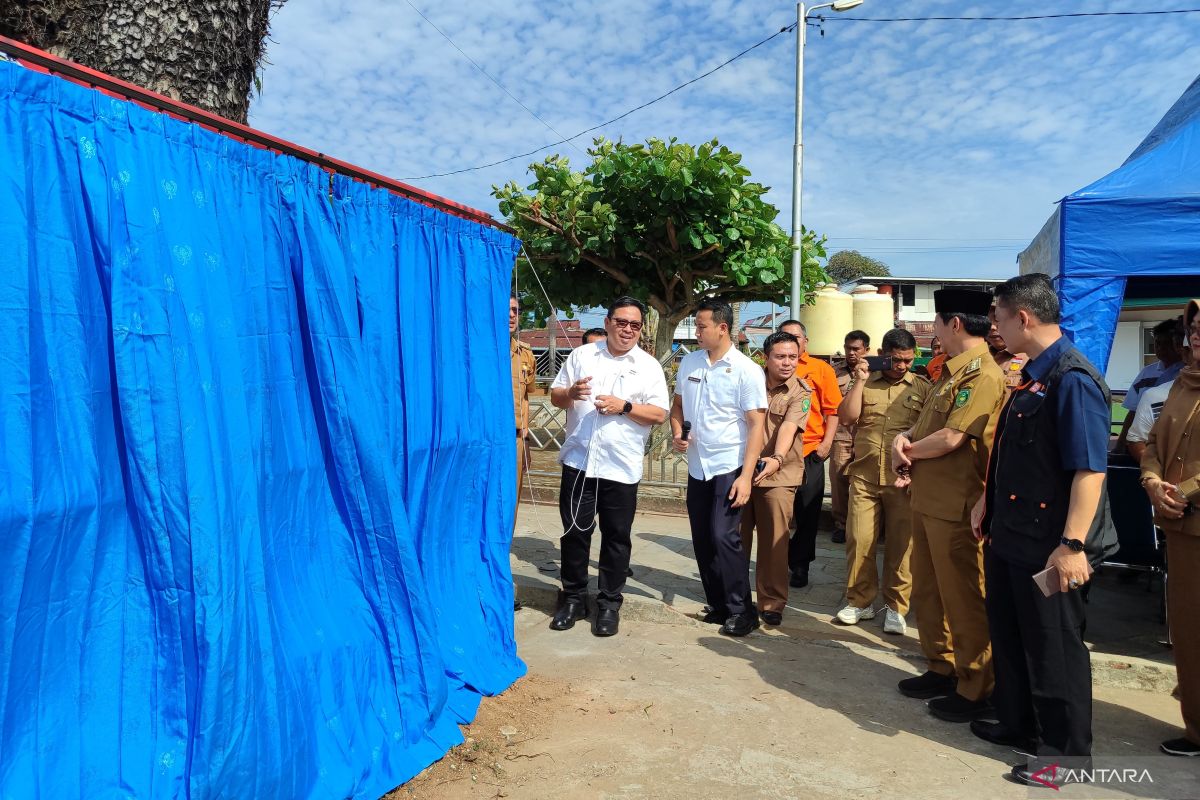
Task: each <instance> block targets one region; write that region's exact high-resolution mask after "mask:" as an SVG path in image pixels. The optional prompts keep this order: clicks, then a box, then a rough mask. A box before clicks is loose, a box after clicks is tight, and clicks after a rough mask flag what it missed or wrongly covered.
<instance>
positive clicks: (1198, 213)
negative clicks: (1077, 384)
mask: <svg viewBox="0 0 1200 800" xmlns="http://www.w3.org/2000/svg"><path fill="white" fill-rule="evenodd" d="M1018 261H1019V263H1020V266H1021V273H1022V274H1026V273H1030V272H1045V273H1047V274H1049V275H1052V276H1054V277H1055V281H1056V284H1057V286H1058V295H1059V299H1060V300H1061V302H1062V309H1063V327H1064V329H1066V331H1067V332H1068V333H1069V334H1070V335H1071V337H1072V338H1073V339H1074V341H1075V343H1076V344H1077V345H1078V346H1079V348H1080V350H1082V351H1083V352H1084V354H1086V355H1087V357H1088V358H1089V359H1091V360H1092V362H1093V363H1094V364H1096V366H1097V367H1099V368H1100V369H1105V368H1106V367H1107V365H1108V357H1109V353H1110V351H1111V349H1112V342H1113V336H1114V334H1115V332H1116V327H1117V317H1118V316H1119V314H1120V311H1121V302H1122V300H1123V299H1124V298H1125V297H1126V296H1127V295H1128V296H1140V295H1146V294H1147V292H1150V293H1153V294H1155V295H1157V296H1195V295H1196V294H1197V293H1198V292H1200V78H1197V79H1196V80H1195V81H1193V82H1192V84H1191V86H1189V87H1188V88H1187V91H1185V92H1184V93H1183V95H1182V96H1180V98H1179V99H1178V100H1177V101H1176V102H1175V104H1174V105H1173V106H1172V107H1171V109H1170V110H1169V111H1168V112H1167V113H1166V115H1165V116H1164V117H1163V118H1162V119H1161V120H1160V121H1159V123H1158V125H1156V126H1155V127H1154V130H1152V131H1151V132H1150V135H1149V136H1147V137H1146V138H1145V139H1144V140H1143V141H1142V143H1141V144H1140V145H1138V147H1137V149H1136V150H1134V151H1133V153H1132V154H1131V155H1130V156H1129V158H1128V159H1126V161H1125V163H1124V164H1122V165H1121V166H1120V167H1119V168H1118V169H1116V170H1114V171H1113V172H1110V173H1109V174H1108V175H1105V176H1104V177H1103V178H1101V179H1100V180H1098V181H1096V182H1095V183H1092V184H1090V185H1088V186H1085V187H1084V188H1082V189H1080V190H1079V191H1077V192H1074V193H1072V194H1070V195H1067V196H1066V197H1064V198H1063V199H1062V201H1061V202H1060V203H1059V206H1058V209H1057V210H1055V212H1054V214H1053V215H1052V216H1051V217H1050V219H1049V220H1048V221H1047V222H1046V224H1045V225H1044V226H1043V227H1042V230H1041V231H1040V232H1039V233H1038V235H1037V237H1036V238H1034V240H1033V242H1032V243H1030V245H1029V247H1028V248H1026V249H1025V251H1024V252H1022V253H1021V254H1020V256H1018Z"/></svg>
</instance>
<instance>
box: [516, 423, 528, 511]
mask: <svg viewBox="0 0 1200 800" xmlns="http://www.w3.org/2000/svg"><path fill="white" fill-rule="evenodd" d="M528 457H529V454H528V452H527V451H526V449H525V440H524V439H522V438H521V437H520V436H518V437H517V505H521V494H522V492H523V491H524V485H525V459H527V458H528Z"/></svg>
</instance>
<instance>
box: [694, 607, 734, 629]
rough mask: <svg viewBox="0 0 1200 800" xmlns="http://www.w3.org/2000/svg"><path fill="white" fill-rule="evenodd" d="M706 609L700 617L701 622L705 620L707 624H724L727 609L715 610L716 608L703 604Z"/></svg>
mask: <svg viewBox="0 0 1200 800" xmlns="http://www.w3.org/2000/svg"><path fill="white" fill-rule="evenodd" d="M705 608H707V609H708V610H707V611H705V612H704V616H703V617H701V618H700V621H701V622H707V623H708V624H709V625H724V624H725V620H727V619H729V612H728V611H717V610H716V609H713V608H709V607H708V606H705Z"/></svg>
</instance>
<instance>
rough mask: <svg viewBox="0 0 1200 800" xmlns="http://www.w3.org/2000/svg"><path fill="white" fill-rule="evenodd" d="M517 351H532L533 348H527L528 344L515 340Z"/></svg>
mask: <svg viewBox="0 0 1200 800" xmlns="http://www.w3.org/2000/svg"><path fill="white" fill-rule="evenodd" d="M517 349H518V350H521V349H525V350H533V348H532V347H530V346H529V345H528V344H526V343H525V342H522V341H521V340H520V339H517Z"/></svg>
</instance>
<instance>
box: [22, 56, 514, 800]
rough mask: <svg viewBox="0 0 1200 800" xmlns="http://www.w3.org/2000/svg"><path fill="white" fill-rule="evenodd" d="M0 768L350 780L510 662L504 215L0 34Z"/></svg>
mask: <svg viewBox="0 0 1200 800" xmlns="http://www.w3.org/2000/svg"><path fill="white" fill-rule="evenodd" d="M0 156H2V157H0V252H3V253H4V262H5V263H4V269H3V270H0V374H2V375H3V379H2V380H0V443H2V446H3V452H4V460H3V462H2V463H0V576H3V577H2V578H0V797H5V798H9V797H12V798H47V800H51V799H52V800H60V798H68V797H94V798H108V797H120V798H126V797H136V798H185V797H186V798H218V797H219V798H243V799H244V798H303V797H315V798H345V797H356V798H357V797H364V798H374V797H378V796H379V795H381V794H383V793H385V792H386V791H388V790H389V789H391V788H392V787H394V786H396V785H398V784H400V783H402V782H403V781H405V780H407V779H408V778H409V777H411V776H412V775H414V774H415V773H416V772H417V771H419V770H420V769H422V768H423V767H424V766H426V765H427V764H429V763H431V762H432V761H434V760H436V759H437V758H438V757H440V756H441V755H442V754H443V753H444V752H445V751H446V750H447V749H448V748H449V747H450V746H452V745H454V744H456V743H458V742H459V741H460V740H461V734H460V732H459V729H458V727H457V723H459V722H464V721H469V720H470V719H472V718H473V716H474V713H475V710H476V708H477V705H478V702H479V698H480V696H481V695H484V694H492V693H496V692H500V691H502V690H504V689H505V688H507V687H508V686H509V685H510V684H511V683H512V682H513V681H514V680H516V678H518V677H519V676H520V675H521V674H522V673H523V671H524V666H523V664H522V663H521V661H520V660H519V659H518V658H517V655H516V649H515V645H514V639H513V628H512V622H513V619H512V610H511V605H510V604H511V602H512V583H511V576H510V574H509V566H508V550H509V545H510V540H511V535H512V531H511V524H512V514H513V510H514V505H515V502H516V487H515V468H516V463H515V459H516V454H515V449H514V441H513V428H514V424H513V412H512V406H511V404H510V403H509V402H508V400H507V398H508V397H509V394H510V388H509V376H508V363H507V362H508V358H507V350H508V338H507V325H506V313H507V307H508V303H507V296H508V286H509V280H510V276H511V270H512V266H513V263H514V258H515V255H516V252H517V249H518V247H519V245H518V243H517V241H516V240H515V239H514V238H512V237H511V236H509V235H507V234H505V233H503V232H500V231H497V230H494V229H492V228H489V227H486V226H482V225H479V224H477V223H474V222H470V221H467V220H464V219H461V218H458V217H454V216H450V215H447V214H445V213H443V212H441V211H437V210H434V209H432V208H429V207H426V206H423V205H420V204H417V203H414V202H412V201H409V200H407V199H404V198H401V197H399V196H397V195H394V194H391V193H389V192H387V191H384V190H381V189H376V188H372V187H368V186H365V185H363V184H360V183H355V182H353V181H350V180H344V179H342V178H340V177H334V178H333V179H332V180H331V177H330V175H329V174H328V173H327V172H324V171H322V170H321V169H319V168H317V167H315V166H313V165H312V164H309V163H306V162H303V161H300V160H297V159H294V158H290V157H287V156H282V155H279V154H277V153H273V152H269V151H266V150H263V149H258V148H255V147H252V146H249V145H246V144H243V143H240V142H237V141H234V140H232V139H230V138H227V137H224V136H221V135H219V134H215V133H212V132H209V131H206V130H204V129H202V128H200V127H199V126H196V125H193V124H188V123H184V122H180V121H177V120H175V119H172V118H170V117H169V116H166V115H163V114H159V113H154V112H150V111H147V110H145V109H143V108H140V107H138V106H136V105H134V104H132V103H129V102H125V101H123V100H118V99H114V98H112V97H109V96H106V95H104V94H101V93H99V92H96V91H92V90H89V89H85V88H83V87H80V86H77V85H75V84H72V83H69V82H67V81H64V80H61V79H58V78H53V77H49V76H46V75H43V74H40V73H37V72H33V71H30V70H26V69H24V68H22V67H20V66H18V65H16V64H14V63H6V62H0Z"/></svg>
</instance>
